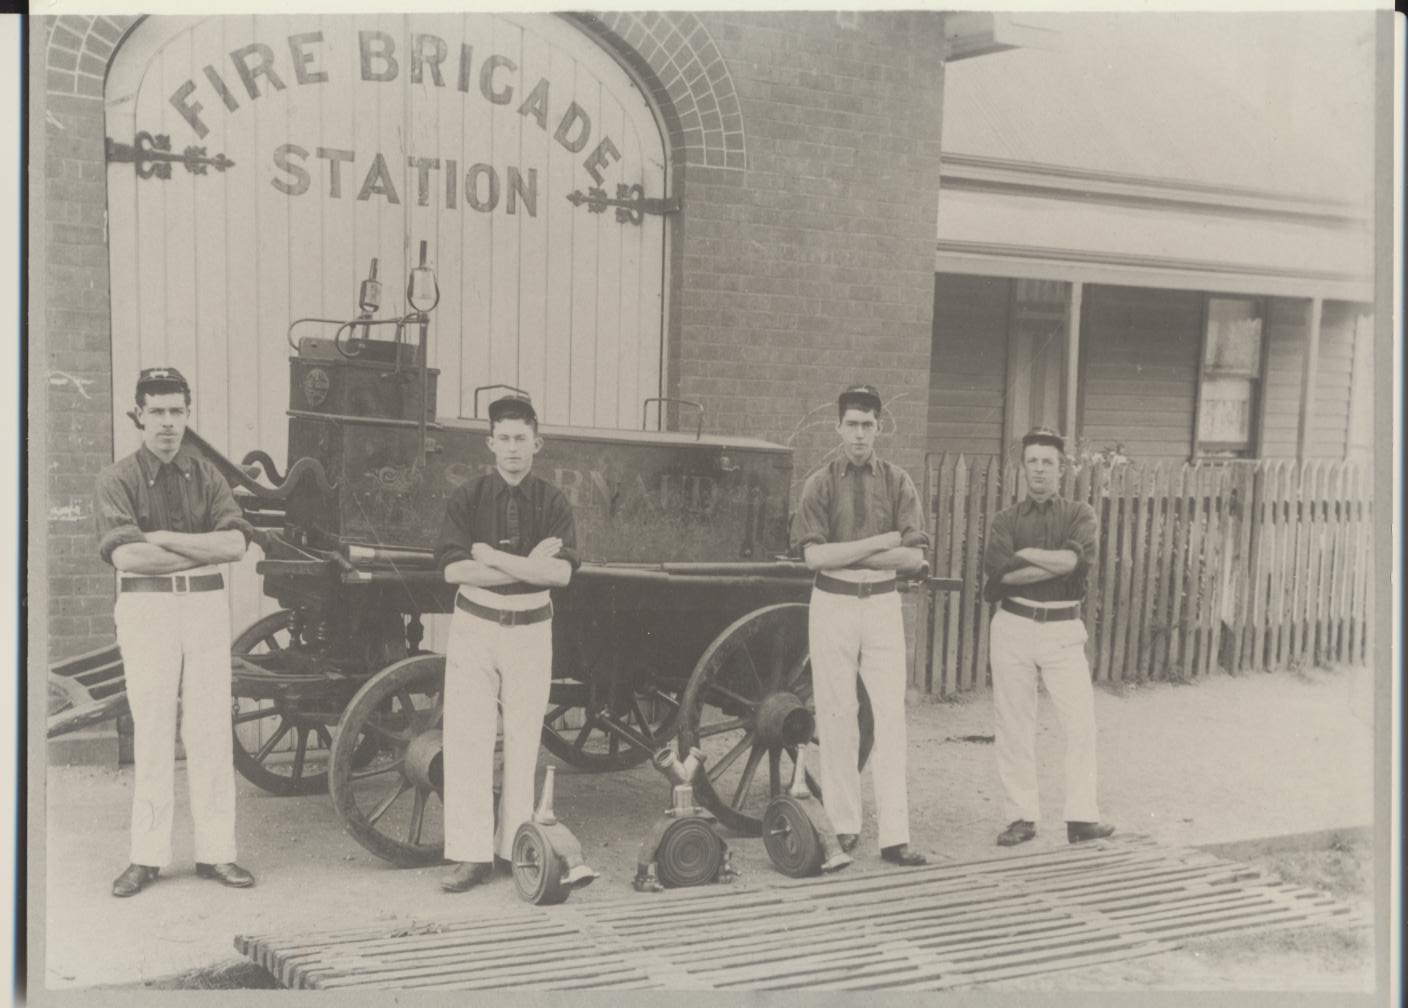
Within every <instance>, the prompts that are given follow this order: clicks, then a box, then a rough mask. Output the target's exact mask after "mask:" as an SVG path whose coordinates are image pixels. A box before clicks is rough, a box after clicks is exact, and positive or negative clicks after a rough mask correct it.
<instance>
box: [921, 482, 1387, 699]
mask: <svg viewBox="0 0 1408 1008" xmlns="http://www.w3.org/2000/svg"><path fill="white" fill-rule="evenodd" d="M926 461H927V464H926V473H925V485H926V488H927V499H928V500H929V502H930V533H931V536H932V541H933V546H934V552H933V555H934V573H935V574H936V575H939V576H946V577H957V578H961V579H962V582H963V588H962V590H961V591H957V592H952V593H948V594H947V595H944V594H940V595H939V596H938V597H937V598H936V599H935V600H934V601H933V604H932V605H930V604H929V603H928V601H927V600H926V601H925V602H923V603H921V605H920V612H919V617H920V621H919V627H920V628H921V629H920V632H919V633H918V634H917V635H916V636H917V646H916V649H915V650H916V654H915V663H914V668H913V675H912V681H913V684H914V685H915V686H916V687H918V688H920V689H922V690H925V691H926V692H931V693H939V694H951V693H955V692H958V691H962V690H970V689H974V688H980V687H983V686H985V685H987V683H988V671H989V670H988V626H989V622H990V620H991V617H992V614H993V607H992V606H991V605H989V604H987V603H985V602H984V601H983V600H982V597H981V588H982V583H983V573H982V551H983V545H984V541H985V537H986V534H987V527H988V523H989V521H990V520H991V518H992V516H993V515H995V514H996V513H997V512H998V511H999V510H1001V509H1002V508H1005V507H1007V506H1009V505H1010V504H1012V503H1014V502H1015V501H1017V500H1019V499H1020V498H1021V497H1022V496H1023V495H1024V494H1025V485H1024V483H1025V481H1024V478H1023V476H1022V473H1021V471H1020V468H1019V467H1018V466H1016V465H1015V464H1009V465H1007V466H1003V465H1002V464H1001V462H1000V461H999V460H997V459H996V458H993V459H986V458H984V459H968V458H965V457H964V456H963V455H957V456H950V455H938V456H935V455H930V456H929V457H928V459H927V460H926ZM1062 492H1063V494H1065V495H1066V496H1068V497H1072V498H1074V499H1076V500H1081V501H1085V502H1087V503H1089V504H1091V505H1092V506H1093V507H1094V508H1095V512H1096V515H1097V516H1098V518H1099V521H1100V534H1099V542H1098V552H1097V556H1096V560H1095V562H1094V563H1093V564H1092V565H1091V568H1090V570H1089V572H1088V574H1087V592H1086V603H1085V607H1084V619H1085V624H1086V629H1087V631H1088V633H1089V638H1090V639H1089V643H1088V644H1087V654H1088V655H1089V657H1090V663H1091V671H1092V675H1093V676H1094V678H1095V680H1096V681H1097V682H1120V681H1131V680H1146V679H1175V680H1192V679H1195V678H1197V677H1199V676H1205V675H1208V674H1209V673H1211V672H1212V671H1214V670H1215V669H1218V668H1221V669H1223V670H1225V671H1227V672H1233V673H1236V672H1241V671H1244V670H1249V669H1277V668H1286V667H1299V666H1304V665H1310V664H1325V665H1328V664H1358V663H1363V662H1366V661H1367V660H1368V653H1369V652H1368V649H1369V641H1370V640H1371V639H1372V637H1373V631H1374V627H1373V610H1374V606H1373V577H1372V568H1373V556H1374V544H1373V529H1372V524H1373V514H1372V502H1371V500H1370V475H1369V473H1368V472H1367V471H1365V470H1363V469H1361V468H1360V467H1358V466H1356V465H1355V464H1354V463H1350V462H1308V463H1304V464H1301V463H1296V462H1294V461H1289V460H1263V461H1260V462H1256V463H1250V462H1246V463H1194V464H1180V463H1153V464H1139V463H1134V462H1118V463H1113V464H1111V463H1106V462H1102V461H1098V460H1097V461H1094V462H1091V463H1088V464H1086V465H1084V466H1082V467H1080V469H1079V471H1078V472H1070V471H1068V472H1067V473H1066V475H1065V478H1064V485H1063V488H1062Z"/></svg>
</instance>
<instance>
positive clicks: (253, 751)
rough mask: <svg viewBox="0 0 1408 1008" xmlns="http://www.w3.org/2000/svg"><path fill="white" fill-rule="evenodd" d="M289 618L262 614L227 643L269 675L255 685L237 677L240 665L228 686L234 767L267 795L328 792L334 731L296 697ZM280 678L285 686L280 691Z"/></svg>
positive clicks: (238, 656)
mask: <svg viewBox="0 0 1408 1008" xmlns="http://www.w3.org/2000/svg"><path fill="white" fill-rule="evenodd" d="M292 616H293V614H292V613H291V612H290V611H289V610H287V609H281V610H279V611H278V612H275V613H270V614H269V615H267V616H263V617H261V618H259V619H257V620H255V621H254V622H253V623H251V624H250V625H249V626H248V627H246V628H245V629H244V631H243V632H241V633H240V634H239V636H237V637H236V638H235V639H234V641H233V642H232V643H231V645H230V651H231V654H232V655H233V656H234V657H235V658H236V659H245V660H247V661H248V662H249V663H250V664H251V665H254V666H257V668H258V669H260V670H261V671H263V672H265V673H268V674H269V676H268V677H267V678H268V681H267V682H262V683H256V682H255V681H254V680H253V679H252V678H251V677H250V676H249V675H242V674H241V669H240V666H238V665H237V666H236V668H235V674H234V678H233V684H232V688H231V692H232V699H231V715H232V717H233V719H234V729H235V730H234V736H235V751H234V757H235V769H236V770H238V771H239V773H240V776H242V777H244V778H245V779H246V780H248V781H250V782H251V783H253V784H257V785H258V786H259V787H261V788H263V789H264V790H265V791H268V792H269V793H270V794H276V795H310V794H322V793H323V792H324V791H326V790H327V789H328V758H329V756H330V755H331V753H332V733H331V731H330V730H329V727H328V724H327V718H326V717H321V716H318V715H317V714H316V713H314V712H312V711H310V710H308V709H307V708H305V707H304V706H303V705H302V704H301V703H300V701H299V700H298V699H297V698H296V694H295V690H294V685H295V678H294V677H295V676H297V675H298V670H297V668H296V663H295V661H294V651H295V649H296V646H297V645H296V642H295V641H294V640H293V633H292V629H291V619H292ZM280 680H283V681H284V682H285V683H286V685H287V686H288V687H289V688H288V689H283V688H280V682H279V681H280ZM266 687H267V688H266ZM332 709H333V711H334V712H335V711H336V710H337V708H336V707H334V708H332Z"/></svg>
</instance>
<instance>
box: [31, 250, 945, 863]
mask: <svg viewBox="0 0 1408 1008" xmlns="http://www.w3.org/2000/svg"><path fill="white" fill-rule="evenodd" d="M422 255H423V252H422ZM422 262H423V260H422ZM413 286H414V281H413ZM410 300H411V303H412V304H414V303H415V299H414V298H412V299H410ZM367 307H368V305H367V304H366V303H364V304H363V308H364V311H363V314H362V315H361V316H359V317H358V318H357V319H353V320H348V321H342V320H327V319H303V320H298V321H297V322H295V323H294V324H293V325H292V326H291V327H290V329H289V341H290V343H291V345H292V346H293V350H294V355H293V356H292V357H291V358H290V365H289V370H290V381H289V409H288V417H289V428H288V457H289V460H290V464H289V467H288V469H287V471H286V472H283V473H281V472H279V470H278V468H277V466H276V464H275V463H274V461H273V460H272V459H271V458H270V457H269V456H268V455H267V454H266V453H264V452H260V451H251V452H249V453H248V454H247V455H246V456H245V457H244V459H243V462H242V464H239V465H237V464H235V463H234V462H233V461H231V460H229V459H227V458H226V457H224V456H223V455H222V454H221V453H220V452H218V451H217V450H215V449H214V448H213V447H211V446H210V445H209V444H208V443H207V442H205V441H204V440H203V439H201V438H200V437H199V435H197V434H196V433H195V432H194V431H192V430H188V432H187V435H186V436H187V438H188V439H189V442H190V443H191V444H193V445H194V446H195V447H196V448H197V449H198V450H200V451H202V452H204V453H205V454H206V455H207V457H209V458H210V460H211V461H212V462H214V463H215V464H216V465H217V466H218V467H219V469H220V471H221V472H222V473H223V474H224V475H225V477H226V479H227V480H228V481H229V483H230V485H231V487H232V489H233V490H234V493H235V497H236V499H237V500H238V502H239V504H240V506H241V508H242V509H243V510H244V513H245V516H246V517H247V518H248V520H249V521H250V522H251V524H252V525H254V526H255V527H256V529H258V530H259V535H258V542H259V544H260V545H261V547H262V548H263V552H264V557H263V559H261V560H259V561H258V564H257V568H256V569H257V571H258V573H259V574H260V575H261V577H262V583H263V592H264V594H265V595H266V596H268V597H269V598H271V599H273V600H275V601H276V602H277V604H278V607H279V608H278V610H277V611H275V612H273V613H271V614H269V615H266V616H264V617H262V618H260V619H258V620H256V621H255V622H254V623H253V624H252V625H250V626H248V627H246V628H245V629H244V630H243V631H241V632H240V633H238V634H237V635H236V636H235V639H234V641H233V645H232V656H231V660H232V662H233V666H234V668H233V682H234V688H233V692H234V698H233V708H232V716H233V719H234V724H235V752H234V758H235V766H236V768H237V769H238V771H239V772H240V773H241V774H242V775H243V776H244V777H245V778H246V779H248V780H250V781H252V782H253V783H255V784H257V785H258V786H259V787H261V788H263V789H264V790H266V791H268V792H271V793H273V794H279V795H309V794H315V793H320V792H323V791H326V790H330V791H331V793H332V797H333V801H334V803H335V805H336V808H337V811H338V814H339V816H340V817H341V819H342V821H343V823H344V825H345V826H346V828H347V829H348V831H349V832H350V833H351V834H352V835H353V836H354V837H355V838H356V839H357V840H358V841H359V842H360V843H361V844H362V845H363V846H365V847H366V848H367V849H368V850H370V851H372V852H373V853H375V854H377V855H379V856H380V857H382V858H385V859H386V860H388V861H390V862H393V863H394V864H397V865H402V866H414V865H425V864H432V863H435V862H438V861H440V860H441V856H442V849H443V842H442V838H441V829H440V827H441V823H440V814H441V805H440V796H441V795H442V793H443V787H444V781H443V779H442V775H441V758H440V750H441V744H440V717H441V703H440V701H441V687H442V681H443V677H444V669H445V659H444V656H443V655H441V654H436V653H433V652H431V651H428V650H425V649H423V648H422V646H421V645H422V643H423V641H424V637H425V632H426V628H425V625H424V622H423V620H424V618H425V617H426V616H428V615H430V614H436V613H449V612H450V611H451V610H452V606H453V599H454V592H455V588H454V586H452V585H449V584H446V583H445V581H444V580H443V578H442V577H441V575H440V572H439V570H438V568H437V567H436V566H435V565H434V562H433V559H432V548H433V546H434V537H435V535H436V533H437V531H438V529H439V527H440V522H441V517H442V515H443V512H444V505H445V501H446V498H447V496H448V495H449V494H450V492H451V491H452V490H453V489H454V488H455V487H456V486H458V485H459V484H460V483H462V482H464V481H465V480H466V479H468V478H470V477H471V476H472V475H473V474H474V473H476V472H477V471H480V470H485V469H488V468H489V467H490V465H491V461H490V459H489V456H488V453H487V452H486V451H485V449H484V445H483V438H484V436H485V434H486V433H487V431H488V424H487V421H485V420H482V419H443V418H442V419H437V418H435V387H436V378H437V375H438V372H437V371H436V370H435V369H434V368H430V367H428V366H427V364H426V352H425V351H426V335H427V330H428V325H429V315H428V312H427V311H417V312H414V313H412V314H410V315H407V316H404V317H401V318H396V319H376V318H374V317H373V315H372V313H371V312H369V311H366V310H365V309H366V308H367ZM318 323H321V324H324V325H325V326H326V328H323V329H320V330H317V331H319V332H320V333H322V335H316V336H314V335H303V336H302V337H301V338H299V339H298V340H297V342H296V343H295V342H294V335H295V333H296V332H297V331H298V330H300V329H303V330H306V329H307V328H308V327H309V326H311V325H313V324H318ZM334 326H335V327H336V328H335V331H334V334H333V336H332V337H331V338H328V336H327V335H326V333H327V332H328V330H329V329H330V328H332V327H334ZM387 326H391V327H394V334H393V335H392V336H390V337H389V338H382V336H381V334H382V333H383V332H385V331H386V330H385V327H387ZM417 330H418V331H419V340H418V341H412V340H411V339H410V338H408V334H412V333H415V332H416V331H417ZM505 388H506V386H485V387H482V388H480V389H476V390H475V393H474V406H475V413H476V415H477V414H478V412H479V405H480V402H481V400H482V399H484V397H485V396H486V394H492V393H493V392H494V391H495V390H500V393H501V392H502V390H503V389H505ZM485 401H487V400H485ZM665 402H667V400H647V402H646V403H645V404H644V407H643V408H644V411H645V412H646V414H647V415H648V412H649V409H650V406H651V405H652V403H654V404H655V405H656V406H657V408H663V407H664V404H665ZM686 405H689V406H694V405H695V404H686ZM695 408H696V409H699V412H700V416H699V419H698V420H697V422H696V424H695V429H694V430H693V431H690V432H672V431H644V430H642V431H629V430H608V429H592V428H581V427H554V426H550V425H543V426H542V428H541V434H542V436H543V438H544V441H545V446H544V448H543V450H542V451H541V452H540V453H539V455H538V456H537V458H536V460H535V463H534V469H535V472H537V473H538V474H539V475H542V476H543V477H545V478H547V479H550V480H553V481H554V482H555V483H556V484H557V485H558V486H559V487H560V488H561V489H562V490H563V491H564V492H565V493H566V494H567V495H568V498H569V500H571V502H572V504H573V507H574V512H575V515H576V521H577V536H578V546H579V550H578V551H579V554H580V555H581V557H582V558H583V563H582V564H581V567H580V568H579V569H578V570H577V572H576V574H575V575H574V577H573V579H572V582H571V584H570V585H569V586H567V587H566V588H564V589H561V590H558V591H555V592H554V602H555V610H556V615H555V618H554V620H553V684H552V691H551V699H550V702H549V709H548V710H547V712H546V714H545V716H544V719H543V735H542V740H543V744H544V745H545V746H546V747H547V749H548V750H549V751H550V752H551V753H552V754H553V755H554V756H556V757H558V758H559V759H561V760H563V761H564V762H566V763H567V764H570V765H571V766H573V767H577V768H581V769H585V770H593V771H610V770H619V769H625V768H628V767H632V766H635V765H638V764H640V763H642V762H644V761H645V760H648V759H651V758H656V759H657V766H659V767H660V768H661V769H662V770H665V769H666V764H668V763H669V762H670V760H669V758H668V754H665V753H662V749H663V748H664V747H666V746H667V745H668V744H669V743H670V742H672V741H673V740H675V739H678V746H679V753H680V754H681V755H682V756H683V755H684V754H689V753H691V752H692V751H695V750H697V751H698V754H699V756H700V757H701V758H699V759H698V760H696V761H694V762H695V763H697V764H698V765H699V766H700V769H699V770H698V772H697V773H695V772H693V770H691V774H692V785H693V788H694V792H695V796H696V798H697V800H698V802H699V803H700V804H701V805H702V806H703V807H704V808H705V809H707V810H708V811H709V812H710V813H712V814H713V816H716V817H717V820H718V821H719V823H721V824H722V825H723V826H726V827H728V828H730V829H732V830H734V831H735V832H737V833H739V834H741V835H745V836H757V835H759V834H760V832H761V820H762V817H763V814H764V811H765V809H766V808H767V806H768V804H769V802H770V801H771V800H772V799H773V798H775V797H777V796H779V795H781V794H783V792H784V791H786V789H787V788H788V785H789V782H791V780H792V777H793V776H794V774H793V770H794V768H795V767H796V763H797V760H798V752H799V746H804V745H805V744H806V743H807V742H808V741H812V740H813V733H814V731H815V722H814V719H813V717H812V716H811V713H810V707H811V702H812V701H811V684H810V667H809V665H808V661H807V599H808V595H809V593H810V581H811V575H810V572H808V571H807V569H806V568H805V566H804V565H803V564H801V563H799V562H797V561H795V560H789V559H787V558H786V556H785V554H786V550H787V546H788V542H787V539H788V517H789V516H788V497H789V489H790V485H791V483H792V482H793V467H792V453H791V449H789V448H786V447H783V446H779V445H776V444H772V443H768V442H766V441H761V440H756V439H750V438H744V437H718V436H712V435H709V434H706V433H704V432H703V417H702V408H699V407H695ZM643 423H644V419H643ZM915 586H921V587H923V586H927V587H928V588H929V589H931V590H932V589H934V588H945V589H946V588H952V587H955V584H954V583H953V582H950V581H948V580H947V579H936V578H929V579H927V580H924V581H916V582H912V583H911V584H910V585H909V586H908V587H911V588H912V587H915ZM50 672H51V674H50V724H49V734H50V736H53V735H56V734H60V733H62V732H65V731H70V730H73V729H74V728H77V727H81V726H83V725H86V724H91V723H93V722H95V721H98V720H102V719H104V718H107V717H112V716H116V715H117V714H119V713H121V712H122V711H123V709H124V707H125V701H124V693H123V682H122V669H121V658H120V655H119V654H118V652H117V649H116V647H115V646H114V647H111V648H108V649H104V650H101V651H96V652H93V653H91V654H87V655H82V656H79V657H78V658H74V659H71V660H68V661H66V662H63V663H60V664H59V665H57V666H55V667H54V668H52V669H51V670H50ZM860 692H861V706H860V721H861V747H860V760H861V762H862V763H864V761H865V759H866V757H867V755H868V753H869V750H870V747H871V743H872V740H873V726H872V722H871V718H870V711H869V707H868V703H867V702H866V701H865V698H864V691H863V689H862V690H861V691H860ZM809 783H810V784H811V787H812V790H813V791H814V792H816V793H819V790H818V789H817V788H816V784H815V782H814V781H809ZM664 853H665V854H666V855H668V852H664ZM697 853H698V851H697V849H695V851H694V854H697ZM690 856H694V855H686V856H685V857H686V860H687V859H688V857H690ZM705 870H706V871H707V870H708V868H707V867H706V869H705ZM686 874H688V872H686ZM695 874H700V873H695ZM701 877H702V875H701Z"/></svg>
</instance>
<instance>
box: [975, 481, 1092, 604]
mask: <svg viewBox="0 0 1408 1008" xmlns="http://www.w3.org/2000/svg"><path fill="white" fill-rule="evenodd" d="M1095 536H1096V524H1095V509H1094V508H1092V507H1091V506H1090V505H1089V504H1084V503H1081V502H1079V501H1073V500H1067V499H1066V498H1064V497H1050V498H1048V499H1047V500H1045V501H1042V502H1041V503H1038V502H1037V501H1034V500H1032V498H1030V497H1028V498H1026V499H1025V500H1023V501H1019V502H1018V503H1016V504H1013V505H1012V506H1011V507H1010V508H1007V509H1006V510H1004V511H999V512H998V513H997V514H996V515H994V516H993V519H992V524H991V525H990V526H989V527H988V541H987V546H986V547H984V549H983V572H984V574H986V576H987V582H986V583H985V584H984V585H983V598H984V599H986V600H987V601H989V602H996V601H998V600H999V599H1002V598H1007V597H1009V596H1012V595H1020V596H1021V597H1022V598H1026V599H1031V600H1032V601H1033V602H1079V601H1080V600H1081V599H1083V598H1084V597H1085V571H1086V568H1087V567H1089V566H1090V563H1091V562H1092V561H1093V560H1094V559H1095ZM1029 547H1035V548H1036V549H1044V550H1062V549H1066V550H1071V551H1072V552H1074V553H1075V555H1076V566H1075V569H1074V570H1072V571H1071V572H1070V573H1069V574H1067V575H1065V576H1064V577H1056V578H1048V579H1047V580H1045V581H1034V582H1032V583H1030V584H1003V583H1002V576H1003V575H1004V574H1007V573H1009V572H1010V571H1014V570H1020V569H1021V568H1023V567H1030V566H1032V565H1031V564H1029V563H1027V562H1026V561H1025V560H1022V559H1021V558H1019V557H1017V556H1015V555H1014V554H1016V552H1017V551H1018V550H1020V549H1027V548H1029Z"/></svg>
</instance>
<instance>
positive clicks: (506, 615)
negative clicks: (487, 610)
mask: <svg viewBox="0 0 1408 1008" xmlns="http://www.w3.org/2000/svg"><path fill="white" fill-rule="evenodd" d="M513 617H514V612H513V610H512V609H500V610H499V619H498V623H499V626H510V627H511V626H513Z"/></svg>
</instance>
